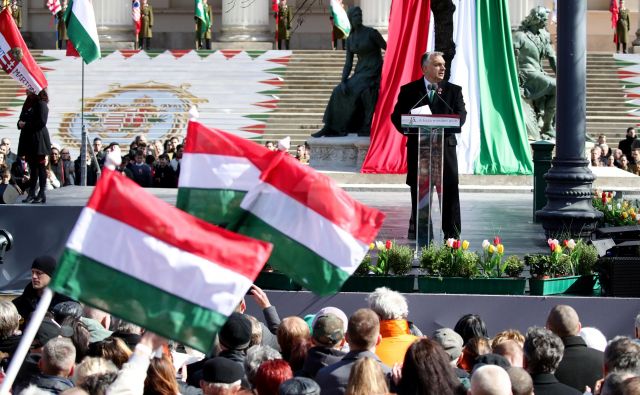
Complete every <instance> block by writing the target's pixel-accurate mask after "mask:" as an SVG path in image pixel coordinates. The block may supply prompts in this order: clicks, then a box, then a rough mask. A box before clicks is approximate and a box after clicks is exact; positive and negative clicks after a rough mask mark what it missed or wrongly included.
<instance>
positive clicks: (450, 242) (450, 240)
mask: <svg viewBox="0 0 640 395" xmlns="http://www.w3.org/2000/svg"><path fill="white" fill-rule="evenodd" d="M454 241H456V239H447V247H449V248H453V242H454Z"/></svg>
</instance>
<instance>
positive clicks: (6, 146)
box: [0, 137, 18, 167]
mask: <svg viewBox="0 0 640 395" xmlns="http://www.w3.org/2000/svg"><path fill="white" fill-rule="evenodd" d="M0 150H3V152H4V154H5V155H6V156H7V157H6V161H7V166H9V167H11V165H12V164H13V162H15V161H16V159H18V155H16V153H15V152H12V151H11V139H9V138H6V137H3V138H2V139H0Z"/></svg>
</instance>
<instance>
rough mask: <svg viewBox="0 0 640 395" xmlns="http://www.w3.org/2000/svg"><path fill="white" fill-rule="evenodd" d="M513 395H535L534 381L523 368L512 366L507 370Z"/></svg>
mask: <svg viewBox="0 0 640 395" xmlns="http://www.w3.org/2000/svg"><path fill="white" fill-rule="evenodd" d="M507 373H508V374H509V380H510V381H511V392H512V393H513V395H533V380H531V376H530V375H529V373H527V371H526V370H524V369H523V368H519V367H516V366H511V367H510V368H507Z"/></svg>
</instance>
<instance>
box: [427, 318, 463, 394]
mask: <svg viewBox="0 0 640 395" xmlns="http://www.w3.org/2000/svg"><path fill="white" fill-rule="evenodd" d="M431 338H432V339H433V340H435V341H436V342H437V343H438V344H440V346H441V347H442V348H443V349H444V351H445V352H446V353H447V355H449V358H450V360H451V362H449V363H450V365H451V366H452V367H453V369H454V370H455V372H456V376H458V379H459V380H460V382H461V383H462V384H463V385H464V386H465V388H469V387H470V385H471V383H470V381H469V377H470V376H469V373H467V372H466V371H465V370H464V369H460V368H459V367H458V360H460V357H461V356H462V337H461V336H460V335H459V334H457V333H456V332H455V331H454V330H453V329H450V328H440V329H438V330H436V331H435V332H433V335H432V336H431Z"/></svg>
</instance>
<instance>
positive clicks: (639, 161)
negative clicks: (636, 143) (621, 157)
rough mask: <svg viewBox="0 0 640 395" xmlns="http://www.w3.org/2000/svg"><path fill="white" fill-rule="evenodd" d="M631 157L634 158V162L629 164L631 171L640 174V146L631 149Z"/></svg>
mask: <svg viewBox="0 0 640 395" xmlns="http://www.w3.org/2000/svg"><path fill="white" fill-rule="evenodd" d="M631 158H632V159H633V163H632V164H631V165H629V172H630V173H633V174H635V175H637V176H640V147H638V148H634V149H633V150H632V151H631Z"/></svg>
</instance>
